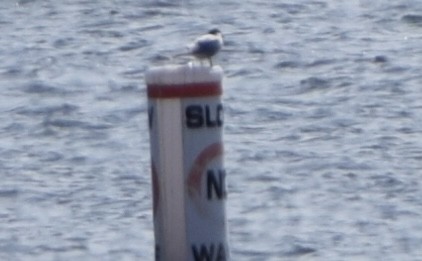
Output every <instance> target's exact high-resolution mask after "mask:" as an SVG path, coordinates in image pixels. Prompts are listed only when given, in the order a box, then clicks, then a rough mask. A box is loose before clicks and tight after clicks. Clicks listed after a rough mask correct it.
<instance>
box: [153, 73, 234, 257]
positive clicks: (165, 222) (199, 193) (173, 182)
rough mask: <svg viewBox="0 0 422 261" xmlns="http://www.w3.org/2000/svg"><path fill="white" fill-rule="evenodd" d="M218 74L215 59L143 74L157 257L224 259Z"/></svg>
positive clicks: (227, 253) (221, 147) (223, 173)
mask: <svg viewBox="0 0 422 261" xmlns="http://www.w3.org/2000/svg"><path fill="white" fill-rule="evenodd" d="M222 78H223V72H222V69H221V67H219V66H213V67H205V66H191V65H181V66H165V67H159V68H155V69H151V70H149V71H148V72H147V74H146V84H147V93H148V102H149V126H150V144H151V169H152V183H153V185H152V186H153V212H154V232H155V243H156V245H155V256H156V258H155V259H156V260H160V261H187V260H189V261H190V260H192V261H199V260H204V261H205V260H206V261H208V260H218V261H224V260H229V248H228V240H227V225H226V224H227V222H226V214H225V201H226V185H225V175H226V173H225V170H224V166H223V142H222V127H223V105H222V103H221V94H222Z"/></svg>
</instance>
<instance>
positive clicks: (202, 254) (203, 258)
mask: <svg viewBox="0 0 422 261" xmlns="http://www.w3.org/2000/svg"><path fill="white" fill-rule="evenodd" d="M192 252H193V257H194V260H195V261H212V260H213V259H212V258H213V256H214V245H213V244H211V245H210V247H209V248H207V247H206V246H205V245H201V247H200V250H199V253H198V249H197V248H196V246H192Z"/></svg>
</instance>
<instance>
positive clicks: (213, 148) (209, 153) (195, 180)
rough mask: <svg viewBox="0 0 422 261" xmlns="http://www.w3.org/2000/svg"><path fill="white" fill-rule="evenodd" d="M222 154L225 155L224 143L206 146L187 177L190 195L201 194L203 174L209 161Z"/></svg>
mask: <svg viewBox="0 0 422 261" xmlns="http://www.w3.org/2000/svg"><path fill="white" fill-rule="evenodd" d="M221 155H223V144H221V143H213V144H211V145H209V146H208V147H206V148H205V149H204V150H203V151H202V152H201V153H200V154H199V155H198V157H197V158H196V159H195V161H194V163H193V165H192V168H191V171H190V172H189V175H188V178H187V185H188V193H189V196H190V197H193V196H195V195H198V196H200V195H201V180H202V174H203V173H204V171H205V168H206V167H207V165H208V163H210V162H211V161H212V160H213V159H215V158H217V157H218V156H221Z"/></svg>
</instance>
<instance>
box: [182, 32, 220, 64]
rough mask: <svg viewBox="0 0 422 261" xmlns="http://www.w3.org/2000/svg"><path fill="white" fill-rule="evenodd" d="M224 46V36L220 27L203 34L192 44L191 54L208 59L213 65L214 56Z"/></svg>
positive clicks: (201, 58) (200, 58)
mask: <svg viewBox="0 0 422 261" xmlns="http://www.w3.org/2000/svg"><path fill="white" fill-rule="evenodd" d="M222 47H223V36H222V34H221V32H220V30H218V29H216V28H215V29H212V30H210V31H208V33H207V34H204V35H201V36H199V37H198V38H196V40H195V41H194V42H193V44H192V45H191V46H190V54H191V55H193V56H194V57H195V58H197V59H199V60H205V59H208V61H209V63H210V66H211V67H212V66H213V64H212V57H213V56H214V55H216V54H217V53H218V52H219V51H220V50H221V48H222Z"/></svg>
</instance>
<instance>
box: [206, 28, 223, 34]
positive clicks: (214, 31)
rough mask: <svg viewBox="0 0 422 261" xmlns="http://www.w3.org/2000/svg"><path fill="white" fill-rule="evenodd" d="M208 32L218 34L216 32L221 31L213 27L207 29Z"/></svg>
mask: <svg viewBox="0 0 422 261" xmlns="http://www.w3.org/2000/svg"><path fill="white" fill-rule="evenodd" d="M208 33H209V34H218V33H221V32H220V30H218V29H217V28H214V29H211V30H209V31H208Z"/></svg>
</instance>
